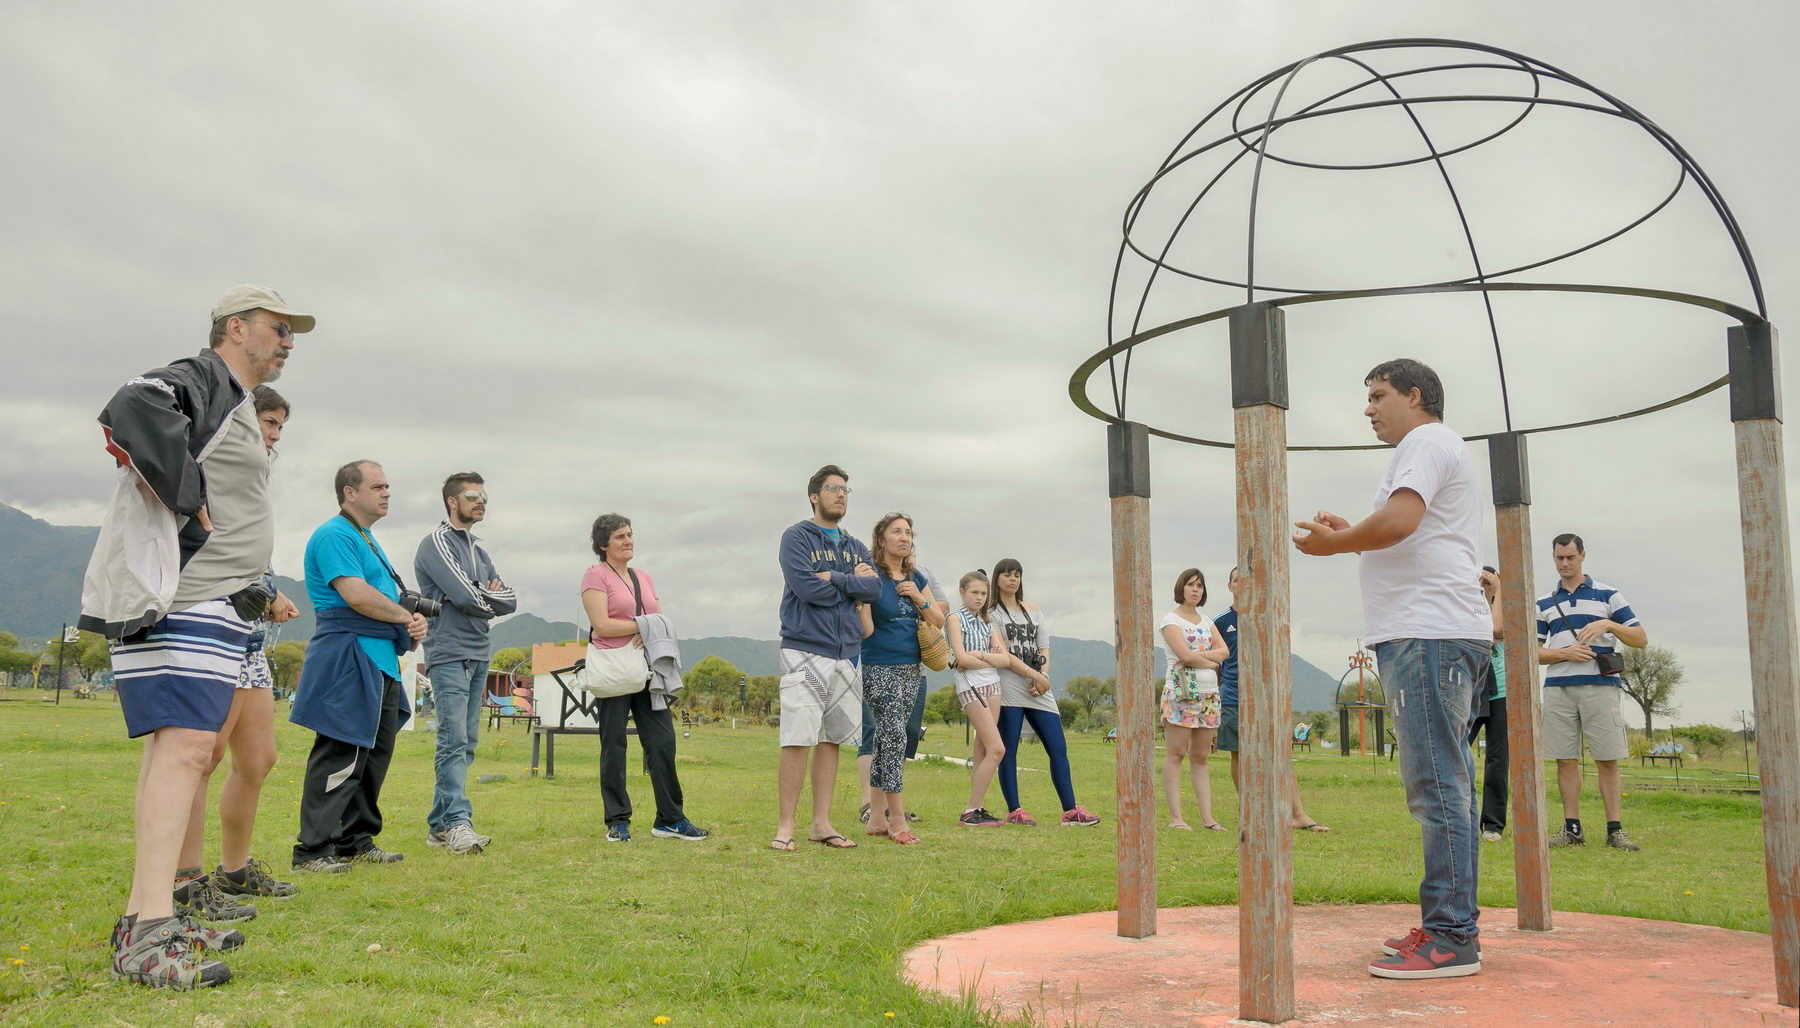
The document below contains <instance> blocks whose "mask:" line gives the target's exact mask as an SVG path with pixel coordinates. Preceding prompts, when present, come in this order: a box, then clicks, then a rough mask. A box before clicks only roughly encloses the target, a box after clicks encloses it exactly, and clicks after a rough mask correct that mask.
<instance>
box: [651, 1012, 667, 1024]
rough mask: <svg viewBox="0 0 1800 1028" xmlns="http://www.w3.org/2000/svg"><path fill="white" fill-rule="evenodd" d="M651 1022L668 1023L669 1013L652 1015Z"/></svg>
mask: <svg viewBox="0 0 1800 1028" xmlns="http://www.w3.org/2000/svg"><path fill="white" fill-rule="evenodd" d="M650 1023H651V1024H668V1023H669V1015H667V1014H657V1015H656V1016H655V1017H652V1018H651V1019H650Z"/></svg>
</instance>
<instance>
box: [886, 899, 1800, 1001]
mask: <svg viewBox="0 0 1800 1028" xmlns="http://www.w3.org/2000/svg"><path fill="white" fill-rule="evenodd" d="M1418 917H1419V909H1418V908H1417V907H1415V906H1343V907H1327V906H1315V907H1296V908H1295V909H1294V994H1295V1005H1296V1013H1297V1016H1298V1018H1299V1022H1300V1023H1302V1024H1332V1025H1343V1024H1358V1025H1374V1024H1380V1025H1394V1024H1418V1025H1430V1026H1432V1028H1436V1026H1439V1025H1488V1024H1492V1025H1509V1026H1510V1025H1570V1024H1581V1025H1609V1024H1618V1025H1636V1026H1641V1025H1665V1024H1684V1025H1739V1024H1743V1025H1766V1026H1793V1025H1795V1024H1796V1023H1797V1021H1796V1012H1795V1011H1794V1010H1793V1009H1792V1008H1789V1007H1781V1006H1778V1005H1777V1004H1776V1002H1775V964H1774V959H1775V958H1774V954H1773V952H1772V951H1771V949H1770V945H1769V937H1768V936H1767V935H1760V934H1757V933H1755V932H1737V931H1731V930H1729V929H1725V928H1711V927H1706V926H1702V925H1690V924H1674V923H1671V922H1668V921H1644V920H1639V919H1637V918H1630V917H1608V916H1604V915H1600V914H1575V913H1567V912H1564V911H1557V912H1556V916H1555V921H1556V930H1555V931H1553V932H1521V931H1519V930H1518V929H1517V928H1516V927H1514V926H1515V924H1516V923H1517V919H1516V916H1515V914H1514V912H1513V911H1511V910H1497V909H1490V910H1483V911H1482V916H1481V923H1482V933H1481V939H1482V970H1481V973H1480V974H1476V975H1472V976H1469V977H1466V978H1440V979H1433V980H1428V981H1390V980H1387V979H1381V978H1376V977H1374V976H1372V975H1370V974H1369V973H1368V972H1367V971H1366V970H1365V968H1366V967H1367V966H1368V963H1369V961H1370V960H1371V959H1374V958H1375V957H1377V956H1380V954H1381V950H1380V946H1381V940H1382V939H1384V938H1386V937H1389V936H1394V935H1399V934H1401V933H1403V932H1405V931H1406V930H1408V929H1409V928H1411V927H1412V926H1413V925H1415V924H1417V923H1418ZM1157 921H1158V929H1159V930H1158V934H1156V935H1155V936H1153V937H1151V938H1148V939H1122V938H1120V937H1118V936H1117V935H1115V934H1113V933H1114V931H1116V930H1117V926H1118V922H1117V915H1116V914H1115V913H1113V912H1112V911H1104V912H1101V913H1095V914H1077V915H1074V916H1071V917H1057V918H1051V919H1049V920H1047V921H1030V922H1026V923H1023V924H1008V925H999V926H996V927H993V928H984V929H981V930H980V931H974V932H965V933H963V934H961V935H951V936H947V937H945V938H942V939H934V940H932V941H930V942H926V943H923V944H921V945H919V946H917V947H915V948H913V949H912V950H911V951H910V952H908V953H907V954H906V975H907V977H908V979H910V980H911V981H912V982H913V984H915V985H917V986H918V987H920V988H922V989H935V990H937V991H939V992H942V993H945V994H946V995H949V996H951V997H955V998H958V999H960V998H962V997H963V996H965V995H967V994H968V993H969V992H971V991H972V992H974V993H975V994H976V995H977V996H978V1002H979V1005H980V1006H981V1008H982V1009H985V1010H990V1011H994V1012H995V1013H999V1014H1002V1015H1003V1016H1019V1015H1021V1014H1024V1013H1026V1012H1027V1011H1029V1012H1030V1014H1031V1016H1032V1017H1033V1018H1034V1020H1033V1021H1032V1022H1031V1023H1032V1024H1033V1025H1034V1026H1040V1025H1041V1026H1048V1025H1067V1026H1070V1028H1075V1026H1077V1025H1079V1026H1080V1028H1115V1026H1128V1028H1137V1026H1155V1028H1163V1026H1175V1025H1223V1024H1229V1023H1231V1022H1232V1020H1233V1019H1234V1018H1235V1017H1236V1016H1237V1010H1238V981H1237V942H1238V910H1237V908H1236V907H1184V908H1180V909H1174V910H1163V911H1160V912H1159V913H1158V915H1157Z"/></svg>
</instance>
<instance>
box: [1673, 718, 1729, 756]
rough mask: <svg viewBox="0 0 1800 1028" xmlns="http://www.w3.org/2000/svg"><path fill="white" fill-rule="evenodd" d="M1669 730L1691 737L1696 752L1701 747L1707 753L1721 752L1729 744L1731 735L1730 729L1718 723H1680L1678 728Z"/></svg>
mask: <svg viewBox="0 0 1800 1028" xmlns="http://www.w3.org/2000/svg"><path fill="white" fill-rule="evenodd" d="M1670 731H1671V732H1672V733H1673V734H1675V735H1679V736H1684V737H1686V738H1688V739H1692V740H1693V741H1694V750H1695V752H1696V753H1698V752H1700V751H1701V750H1702V749H1704V750H1705V751H1707V752H1709V753H1721V752H1723V751H1724V750H1725V748H1726V747H1727V746H1730V745H1731V742H1732V738H1731V737H1732V735H1733V733H1732V731H1731V730H1730V729H1728V728H1722V727H1720V726H1718V725H1682V726H1681V727H1679V728H1674V729H1670Z"/></svg>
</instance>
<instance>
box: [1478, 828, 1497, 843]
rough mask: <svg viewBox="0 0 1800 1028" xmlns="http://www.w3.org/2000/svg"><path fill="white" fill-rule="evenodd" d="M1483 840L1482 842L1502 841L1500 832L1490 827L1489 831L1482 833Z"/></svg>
mask: <svg viewBox="0 0 1800 1028" xmlns="http://www.w3.org/2000/svg"><path fill="white" fill-rule="evenodd" d="M1481 841H1482V842H1499V841H1500V833H1499V832H1496V831H1494V830H1493V829H1491V828H1490V829H1488V830H1487V831H1485V832H1482V833H1481Z"/></svg>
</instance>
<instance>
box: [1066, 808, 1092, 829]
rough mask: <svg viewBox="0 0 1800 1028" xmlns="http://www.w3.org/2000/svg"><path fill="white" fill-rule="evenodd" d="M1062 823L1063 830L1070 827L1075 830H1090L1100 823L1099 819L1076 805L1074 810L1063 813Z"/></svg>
mask: <svg viewBox="0 0 1800 1028" xmlns="http://www.w3.org/2000/svg"><path fill="white" fill-rule="evenodd" d="M1062 823H1063V827H1064V828H1069V827H1071V826H1072V827H1075V828H1092V827H1094V826H1095V825H1097V824H1099V823H1100V818H1099V817H1098V816H1096V815H1094V814H1090V813H1088V810H1087V808H1086V807H1084V806H1082V805H1081V804H1079V803H1077V804H1075V809H1074V810H1065V811H1063V816H1062Z"/></svg>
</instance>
